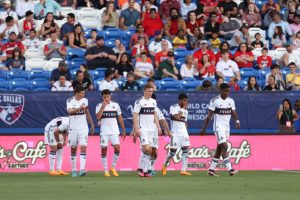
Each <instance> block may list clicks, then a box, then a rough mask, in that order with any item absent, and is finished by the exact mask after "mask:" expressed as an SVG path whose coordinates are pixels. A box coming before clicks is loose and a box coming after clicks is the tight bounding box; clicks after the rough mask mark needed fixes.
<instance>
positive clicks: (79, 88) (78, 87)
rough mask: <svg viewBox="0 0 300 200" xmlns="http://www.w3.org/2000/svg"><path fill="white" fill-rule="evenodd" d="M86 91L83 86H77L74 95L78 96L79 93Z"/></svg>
mask: <svg viewBox="0 0 300 200" xmlns="http://www.w3.org/2000/svg"><path fill="white" fill-rule="evenodd" d="M82 91H84V88H83V87H82V86H81V85H77V86H76V87H75V88H74V93H75V94H77V93H80V92H82Z"/></svg>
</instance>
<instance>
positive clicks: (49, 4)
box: [34, 0, 61, 19]
mask: <svg viewBox="0 0 300 200" xmlns="http://www.w3.org/2000/svg"><path fill="white" fill-rule="evenodd" d="M57 12H58V13H59V15H61V7H60V5H59V4H58V3H57V2H56V1H54V0H40V2H39V3H37V4H35V6H34V15H35V17H36V18H38V19H42V18H44V17H45V16H46V15H47V14H48V13H53V14H54V13H57Z"/></svg>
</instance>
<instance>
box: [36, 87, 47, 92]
mask: <svg viewBox="0 0 300 200" xmlns="http://www.w3.org/2000/svg"><path fill="white" fill-rule="evenodd" d="M33 91H37V92H49V91H51V90H50V88H44V87H39V88H36V89H34V90H33Z"/></svg>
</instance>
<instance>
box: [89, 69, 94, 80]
mask: <svg viewBox="0 0 300 200" xmlns="http://www.w3.org/2000/svg"><path fill="white" fill-rule="evenodd" d="M88 73H89V75H90V79H91V81H93V80H94V73H95V70H89V71H88Z"/></svg>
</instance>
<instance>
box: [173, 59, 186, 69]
mask: <svg viewBox="0 0 300 200" xmlns="http://www.w3.org/2000/svg"><path fill="white" fill-rule="evenodd" d="M184 63H185V58H178V59H176V60H175V65H176V68H177V69H178V70H180V68H181V65H183V64H184Z"/></svg>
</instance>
